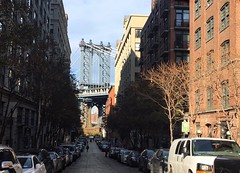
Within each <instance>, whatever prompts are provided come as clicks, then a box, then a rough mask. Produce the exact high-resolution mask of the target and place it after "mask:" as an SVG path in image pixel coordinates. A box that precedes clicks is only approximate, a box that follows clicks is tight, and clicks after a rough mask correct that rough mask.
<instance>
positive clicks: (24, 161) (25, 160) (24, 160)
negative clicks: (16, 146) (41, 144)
mask: <svg viewBox="0 0 240 173" xmlns="http://www.w3.org/2000/svg"><path fill="white" fill-rule="evenodd" d="M18 160H19V162H20V163H21V165H22V168H23V169H27V168H32V159H31V158H30V157H20V158H18Z"/></svg>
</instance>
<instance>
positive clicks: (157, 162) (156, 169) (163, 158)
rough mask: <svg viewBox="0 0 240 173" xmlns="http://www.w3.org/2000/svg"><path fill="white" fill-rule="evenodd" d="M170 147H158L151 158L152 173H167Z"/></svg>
mask: <svg viewBox="0 0 240 173" xmlns="http://www.w3.org/2000/svg"><path fill="white" fill-rule="evenodd" d="M168 154H169V149H158V150H157V151H156V152H155V153H154V154H153V156H152V157H151V158H150V162H149V164H150V171H151V173H166V172H167V160H168Z"/></svg>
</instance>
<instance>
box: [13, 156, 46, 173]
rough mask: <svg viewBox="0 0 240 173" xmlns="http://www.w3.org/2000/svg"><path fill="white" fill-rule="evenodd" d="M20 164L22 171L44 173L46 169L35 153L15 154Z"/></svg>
mask: <svg viewBox="0 0 240 173" xmlns="http://www.w3.org/2000/svg"><path fill="white" fill-rule="evenodd" d="M17 158H18V160H19V162H20V163H21V165H22V169H23V172H24V173H46V172H47V170H46V168H45V165H44V163H43V162H41V161H40V160H39V159H38V157H37V156H36V155H31V154H30V155H22V156H17Z"/></svg>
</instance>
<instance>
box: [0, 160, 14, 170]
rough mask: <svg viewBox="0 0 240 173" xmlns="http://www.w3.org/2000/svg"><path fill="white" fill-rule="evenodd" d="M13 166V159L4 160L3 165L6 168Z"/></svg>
mask: <svg viewBox="0 0 240 173" xmlns="http://www.w3.org/2000/svg"><path fill="white" fill-rule="evenodd" d="M12 166H13V162H12V161H3V162H2V165H1V167H2V168H3V169H4V168H9V167H12Z"/></svg>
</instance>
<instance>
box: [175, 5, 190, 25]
mask: <svg viewBox="0 0 240 173" xmlns="http://www.w3.org/2000/svg"><path fill="white" fill-rule="evenodd" d="M176 26H177V27H188V26H189V10H180V9H178V10H176Z"/></svg>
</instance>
